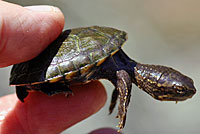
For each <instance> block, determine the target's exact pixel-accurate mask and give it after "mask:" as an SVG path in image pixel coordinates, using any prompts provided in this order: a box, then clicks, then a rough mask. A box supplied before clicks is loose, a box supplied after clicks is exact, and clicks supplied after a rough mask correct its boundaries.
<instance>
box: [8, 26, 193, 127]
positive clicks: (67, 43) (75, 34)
mask: <svg viewBox="0 0 200 134" xmlns="http://www.w3.org/2000/svg"><path fill="white" fill-rule="evenodd" d="M126 40H127V33H126V32H124V31H121V30H118V29H115V28H111V27H101V26H90V27H81V28H74V29H69V30H65V31H64V32H62V33H61V34H60V36H59V37H58V38H57V39H56V40H55V41H53V42H52V43H51V44H50V45H49V46H48V47H47V48H46V49H45V50H44V51H43V52H41V53H40V54H39V55H38V56H37V57H35V58H34V59H31V60H29V61H26V62H23V63H19V64H15V65H14V66H13V68H12V70H11V76H10V85H15V86H16V94H17V97H18V98H19V100H21V101H22V102H24V99H25V98H26V97H27V95H28V93H29V92H30V91H41V92H43V93H45V94H47V95H49V96H52V95H54V94H58V93H65V94H71V93H73V91H72V90H71V89H70V86H71V85H76V84H84V83H87V82H89V81H92V80H99V79H107V80H109V81H110V82H111V83H112V84H113V85H114V87H115V88H114V91H113V93H112V98H111V104H110V107H109V113H110V114H111V113H112V112H113V109H114V107H115V106H116V103H117V100H119V104H118V114H117V118H119V124H118V127H119V130H122V129H123V128H124V126H125V122H126V114H127V108H128V106H129V102H130V98H131V89H132V83H134V84H135V85H136V86H138V87H139V88H140V89H142V90H143V91H145V92H146V93H148V94H149V95H150V96H152V97H153V98H155V99H157V100H161V101H183V100H186V99H188V98H191V97H192V96H193V95H194V94H195V92H196V89H195V87H194V82H193V80H192V79H191V78H189V77H188V76H186V75H184V74H182V73H180V72H179V71H177V70H175V69H173V68H171V67H166V66H162V65H149V64H142V63H139V62H136V61H135V60H133V59H131V58H129V57H128V56H127V55H126V53H125V52H124V51H123V50H122V45H123V44H124V43H125V41H126ZM27 101H28V100H27Z"/></svg>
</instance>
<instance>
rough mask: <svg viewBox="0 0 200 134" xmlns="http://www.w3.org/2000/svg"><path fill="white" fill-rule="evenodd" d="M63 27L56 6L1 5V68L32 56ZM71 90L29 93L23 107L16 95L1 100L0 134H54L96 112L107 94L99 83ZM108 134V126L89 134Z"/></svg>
mask: <svg viewBox="0 0 200 134" xmlns="http://www.w3.org/2000/svg"><path fill="white" fill-rule="evenodd" d="M63 27H64V16H63V14H62V12H61V11H60V10H59V9H58V8H55V7H52V6H31V7H21V6H19V5H15V4H11V3H7V2H3V1H0V67H7V66H9V65H13V64H16V63H20V62H24V61H27V60H30V59H32V58H34V57H35V56H37V55H38V54H39V53H40V52H41V51H42V50H44V49H45V48H46V47H47V46H48V45H49V44H50V43H51V42H52V41H53V40H55V39H56V37H58V35H59V34H60V33H61V31H62V29H63ZM52 31H53V32H52ZM70 88H71V89H72V91H73V94H74V95H73V96H72V95H70V96H68V97H66V96H65V95H64V94H57V95H54V96H47V95H45V94H43V93H41V92H31V93H29V95H28V97H27V98H26V99H25V102H24V103H22V102H20V101H19V100H18V99H17V97H16V95H15V94H11V95H7V96H3V97H0V133H1V134H11V133H12V134H29V133H33V134H34V133H37V134H47V133H48V134H58V133H60V132H62V131H64V130H65V129H67V128H69V127H71V126H72V125H75V124H76V123H78V122H80V121H81V120H84V119H85V118H87V117H89V116H90V115H92V114H94V113H96V112H97V111H99V110H100V109H101V108H102V107H103V106H104V104H105V102H106V99H107V97H106V91H105V89H104V87H103V85H102V84H101V83H100V82H98V81H93V82H90V83H88V84H84V85H78V86H71V87H70ZM111 131H112V132H113V134H114V133H116V131H115V130H113V129H109V128H106V129H100V130H96V131H93V132H92V134H95V133H99V132H100V133H101V132H102V133H107V132H108V133H111Z"/></svg>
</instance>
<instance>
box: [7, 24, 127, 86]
mask: <svg viewBox="0 0 200 134" xmlns="http://www.w3.org/2000/svg"><path fill="white" fill-rule="evenodd" d="M125 41H126V33H125V32H123V31H120V30H117V29H114V28H109V27H99V26H92V27H85V28H76V29H71V30H66V31H65V32H63V33H62V34H61V35H60V36H59V37H58V39H57V40H55V41H54V42H53V43H52V44H50V45H49V46H48V47H47V48H46V49H45V50H44V51H43V52H42V53H41V54H40V55H39V56H37V57H36V58H34V59H32V60H30V61H27V62H24V63H20V64H16V65H14V67H13V69H12V71H11V78H10V84H11V85H27V84H38V83H41V82H45V81H49V82H57V81H59V80H61V79H62V78H63V77H64V78H65V79H66V80H68V81H70V80H71V79H75V78H77V77H82V78H83V80H84V78H87V77H89V76H90V75H91V74H92V72H93V70H94V68H95V67H97V66H100V65H101V63H103V62H104V60H105V59H106V58H107V57H108V56H110V55H113V54H114V53H115V52H117V51H118V50H119V48H120V47H121V46H122V44H123V43H124V42H125Z"/></svg>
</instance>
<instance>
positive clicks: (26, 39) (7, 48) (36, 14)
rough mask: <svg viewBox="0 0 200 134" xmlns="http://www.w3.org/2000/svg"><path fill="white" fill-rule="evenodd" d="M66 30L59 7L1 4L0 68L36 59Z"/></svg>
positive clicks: (2, 2) (1, 2) (0, 2)
mask: <svg viewBox="0 0 200 134" xmlns="http://www.w3.org/2000/svg"><path fill="white" fill-rule="evenodd" d="M63 27H64V16H63V14H62V12H61V11H60V10H59V9H58V8H56V7H53V6H29V7H22V6H19V5H15V4H11V3H8V2H4V1H0V67H5V66H8V65H11V64H16V63H19V62H23V61H27V60H30V59H32V58H34V57H35V56H37V55H38V54H39V53H40V52H41V51H42V50H43V49H45V48H46V47H47V45H48V44H50V43H51V42H52V41H53V40H55V38H56V37H57V36H58V35H59V34H60V33H61V31H62V29H63Z"/></svg>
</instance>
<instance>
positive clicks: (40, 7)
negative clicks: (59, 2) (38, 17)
mask: <svg viewBox="0 0 200 134" xmlns="http://www.w3.org/2000/svg"><path fill="white" fill-rule="evenodd" d="M25 8H27V9H30V10H33V11H38V12H60V9H59V8H57V7H54V6H48V5H38V6H26V7H25Z"/></svg>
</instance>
